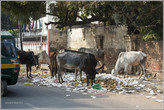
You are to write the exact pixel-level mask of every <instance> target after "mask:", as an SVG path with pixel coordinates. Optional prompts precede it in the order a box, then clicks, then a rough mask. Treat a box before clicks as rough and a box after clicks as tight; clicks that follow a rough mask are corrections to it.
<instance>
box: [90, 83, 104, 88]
mask: <svg viewBox="0 0 164 110" xmlns="http://www.w3.org/2000/svg"><path fill="white" fill-rule="evenodd" d="M92 88H93V89H102V86H101V85H100V84H94V85H93V86H92Z"/></svg>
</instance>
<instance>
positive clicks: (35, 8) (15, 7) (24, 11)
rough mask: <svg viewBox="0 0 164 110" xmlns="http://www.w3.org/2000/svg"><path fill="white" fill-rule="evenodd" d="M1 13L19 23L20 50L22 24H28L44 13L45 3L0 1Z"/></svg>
mask: <svg viewBox="0 0 164 110" xmlns="http://www.w3.org/2000/svg"><path fill="white" fill-rule="evenodd" d="M1 6H2V8H1V9H2V12H3V13H5V14H9V15H10V20H12V21H14V22H17V21H18V22H19V33H20V43H21V50H23V46H22V24H28V23H30V19H33V20H37V19H39V18H41V17H43V16H45V13H46V2H45V1H2V2H1Z"/></svg>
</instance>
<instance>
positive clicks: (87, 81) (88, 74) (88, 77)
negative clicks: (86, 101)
mask: <svg viewBox="0 0 164 110" xmlns="http://www.w3.org/2000/svg"><path fill="white" fill-rule="evenodd" d="M86 76H87V86H89V74H87V75H86Z"/></svg>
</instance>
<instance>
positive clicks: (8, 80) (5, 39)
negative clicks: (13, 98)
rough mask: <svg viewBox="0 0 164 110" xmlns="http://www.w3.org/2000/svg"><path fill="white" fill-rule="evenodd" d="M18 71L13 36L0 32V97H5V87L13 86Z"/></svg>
mask: <svg viewBox="0 0 164 110" xmlns="http://www.w3.org/2000/svg"><path fill="white" fill-rule="evenodd" d="M19 71H20V62H19V56H18V55H17V50H16V46H15V41H14V36H12V35H11V34H10V33H9V32H8V31H1V96H6V95H7V85H15V84H16V83H17V80H18V75H19Z"/></svg>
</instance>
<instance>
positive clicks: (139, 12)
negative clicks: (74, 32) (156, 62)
mask: <svg viewBox="0 0 164 110" xmlns="http://www.w3.org/2000/svg"><path fill="white" fill-rule="evenodd" d="M1 4H2V11H3V12H6V13H9V14H11V15H12V19H13V20H19V21H21V22H29V18H32V19H34V20H35V19H38V18H40V17H42V16H44V15H45V14H49V15H52V16H54V17H56V21H55V22H48V23H46V25H49V24H54V25H56V26H57V28H59V29H65V28H66V27H67V26H68V27H70V28H71V27H72V26H74V25H85V24H89V23H91V22H94V21H100V22H103V23H104V25H116V24H126V25H127V26H128V34H138V33H139V32H140V33H144V34H145V35H146V33H149V35H152V34H153V35H154V36H156V38H157V39H158V40H161V39H162V38H163V30H162V29H163V2H162V1H57V2H56V3H54V4H51V5H50V7H49V9H50V12H49V13H46V2H45V1H2V2H1ZM149 35H148V36H149ZM148 36H147V37H148ZM154 36H153V37H152V38H154Z"/></svg>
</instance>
